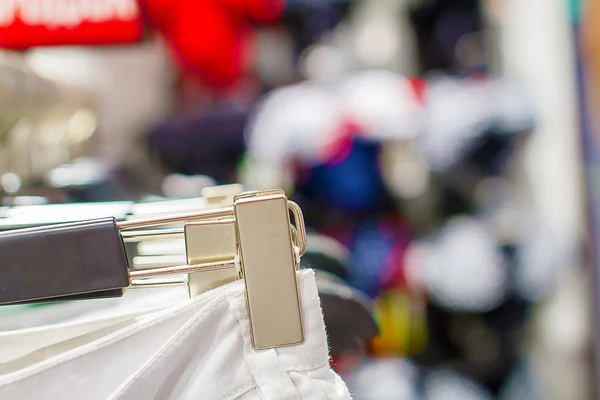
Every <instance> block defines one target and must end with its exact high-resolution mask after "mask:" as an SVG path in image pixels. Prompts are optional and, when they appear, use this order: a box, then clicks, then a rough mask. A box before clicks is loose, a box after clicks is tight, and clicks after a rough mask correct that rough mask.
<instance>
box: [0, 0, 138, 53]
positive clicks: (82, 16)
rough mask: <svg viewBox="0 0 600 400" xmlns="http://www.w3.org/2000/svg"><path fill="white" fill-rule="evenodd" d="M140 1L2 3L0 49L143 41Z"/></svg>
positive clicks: (24, 0)
mask: <svg viewBox="0 0 600 400" xmlns="http://www.w3.org/2000/svg"><path fill="white" fill-rule="evenodd" d="M142 31H143V23H142V18H141V14H140V10H139V6H138V3H137V1H136V0H0V47H2V48H8V49H26V48H29V47H34V46H58V45H111V44H126V43H135V42H138V41H140V40H141V38H142Z"/></svg>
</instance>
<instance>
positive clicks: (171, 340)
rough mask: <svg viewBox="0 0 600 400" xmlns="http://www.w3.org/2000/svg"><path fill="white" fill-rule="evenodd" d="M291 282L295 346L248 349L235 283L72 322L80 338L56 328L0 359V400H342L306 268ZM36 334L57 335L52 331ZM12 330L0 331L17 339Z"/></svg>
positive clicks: (240, 287) (240, 289)
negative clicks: (141, 309) (116, 315)
mask: <svg viewBox="0 0 600 400" xmlns="http://www.w3.org/2000/svg"><path fill="white" fill-rule="evenodd" d="M297 281H298V293H299V297H300V301H301V306H302V318H303V324H304V335H305V340H304V343H302V344H300V345H295V346H289V347H281V348H275V349H269V350H254V349H253V347H252V343H251V335H250V324H249V319H248V311H247V308H246V301H245V296H244V282H243V281H241V280H240V281H235V282H232V283H230V284H227V285H224V286H221V287H218V288H216V289H213V290H211V291H208V292H206V293H204V294H202V295H200V296H199V297H196V298H195V299H193V300H190V301H187V302H184V303H181V304H178V305H175V306H172V307H169V308H167V309H165V310H161V311H156V312H153V313H150V314H147V315H144V316H139V315H137V316H134V315H131V318H121V319H119V320H118V321H117V320H114V321H112V322H111V323H99V324H98V329H95V330H94V329H91V328H89V326H88V329H82V328H81V321H78V322H76V323H77V324H79V329H80V330H81V332H84V333H83V334H81V335H76V334H73V333H71V334H67V332H69V330H70V328H69V324H63V326H62V328H61V329H60V330H61V331H63V332H64V333H65V336H64V339H65V340H63V341H61V340H54V341H53V343H51V344H49V346H47V347H43V346H42V347H43V348H42V349H37V350H36V349H34V350H31V351H28V352H24V353H23V354H16V355H15V354H13V355H12V357H8V356H6V355H5V356H4V358H5V360H10V361H8V362H10V363H12V364H11V365H12V368H7V370H8V372H6V373H4V374H3V375H2V372H0V399H7V400H8V399H19V400H20V399H38V398H44V399H61V400H66V399H82V398H85V399H90V400H92V399H102V400H104V399H115V400H116V399H157V400H158V399H169V400H170V399H207V400H233V399H244V400H254V399H257V400H258V399H269V400H271V399H294V400H312V399H315V400H317V399H319V400H320V399H324V400H341V399H350V394H349V392H348V390H347V388H346V386H345V384H344V382H343V381H342V380H341V378H340V377H339V376H338V375H337V374H336V373H335V372H333V371H332V370H331V369H330V366H329V353H328V347H327V338H326V333H325V325H324V322H323V315H322V311H321V305H320V299H319V296H318V293H317V287H316V282H315V277H314V272H313V271H312V270H301V271H299V272H298V273H297ZM71 328H72V329H73V326H72V327H71ZM44 329H47V330H48V332H50V331H52V330H54V335H57V331H56V330H57V328H56V327H51V326H49V327H46V328H44ZM275 329H276V328H275ZM22 334H23V332H22V331H19V330H17V331H11V332H10V333H8V334H7V335H11V336H12V337H13V339H14V340H17V339H16V338H18V337H19V336H22ZM36 334H37V335H40V332H39V331H38V332H37V333H36ZM42 336H43V335H42ZM55 337H56V336H55ZM4 340H7V338H6V337H5V338H4ZM73 341H75V342H73ZM4 343H7V342H4ZM2 344H3V342H2V338H1V337H0V345H2ZM61 346H64V347H63V348H61ZM49 349H51V350H52V351H49ZM61 350H64V351H61ZM2 355H3V349H2V348H1V347H0V360H1V359H2ZM45 355H49V356H48V357H45ZM1 366H2V364H0V367H1ZM5 366H6V365H5ZM20 366H21V367H20Z"/></svg>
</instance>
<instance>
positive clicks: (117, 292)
mask: <svg viewBox="0 0 600 400" xmlns="http://www.w3.org/2000/svg"><path fill="white" fill-rule="evenodd" d="M290 212H291V214H292V215H293V216H294V221H295V226H293V225H291V224H290V215H289V214H290ZM169 224H184V227H183V236H184V238H185V241H186V250H187V252H188V254H187V259H188V262H189V261H192V262H194V263H193V264H189V263H188V264H185V265H178V266H170V267H164V268H152V269H147V270H139V271H134V270H130V269H129V267H128V262H127V256H126V254H125V250H124V243H125V242H132V241H137V242H140V241H145V240H151V239H153V238H154V237H162V238H164V237H173V236H175V237H181V231H180V230H179V229H173V228H169V229H148V228H155V227H157V226H161V225H169ZM203 249H204V250H210V254H209V253H203V251H202V250H203ZM216 250H218V251H216ZM305 251H306V232H305V228H304V223H303V217H302V212H301V210H300V208H299V207H298V206H297V205H296V204H295V203H293V202H291V201H288V200H287V198H286V197H285V194H284V193H283V191H280V190H272V191H264V192H249V193H244V194H239V195H236V196H235V197H234V200H233V205H232V206H227V207H220V208H214V209H208V210H202V211H197V212H192V213H184V214H171V215H168V216H159V217H149V218H139V219H131V220H124V221H116V220H115V218H113V217H111V218H103V219H97V220H91V221H83V222H75V223H69V224H58V225H51V226H43V227H34V228H27V229H18V230H13V231H7V232H4V233H1V234H0V254H2V255H3V258H4V260H5V261H6V265H5V266H4V267H3V268H2V269H0V305H3V304H17V303H31V302H34V301H55V300H70V299H79V298H86V299H93V298H99V297H118V296H122V295H123V292H124V290H126V289H129V288H132V287H147V286H156V285H162V284H173V279H167V280H165V279H162V277H164V276H170V275H182V274H183V275H187V274H189V273H194V272H207V271H219V270H226V269H231V270H232V271H236V273H237V275H238V277H240V278H242V279H243V280H244V284H245V295H246V304H247V307H248V313H249V316H250V325H251V334H252V343H253V346H254V348H256V349H265V348H272V347H280V346H286V345H293V344H298V343H301V342H302V341H303V331H302V316H301V313H300V305H299V299H298V291H297V286H296V279H295V270H296V268H297V267H298V265H299V261H300V257H301V256H302V255H303V254H304V253H305ZM196 253H197V254H196ZM157 277H161V278H158V279H157Z"/></svg>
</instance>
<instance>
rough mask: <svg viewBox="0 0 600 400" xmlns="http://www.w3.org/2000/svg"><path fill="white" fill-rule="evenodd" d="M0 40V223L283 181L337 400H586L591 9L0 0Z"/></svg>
mask: <svg viewBox="0 0 600 400" xmlns="http://www.w3.org/2000/svg"><path fill="white" fill-rule="evenodd" d="M0 48H1V49H2V51H1V52H0V105H1V106H0V199H1V200H2V205H3V207H2V208H0V225H3V224H2V219H6V221H8V222H7V223H6V224H4V225H6V226H7V227H8V226H15V225H19V223H20V222H15V221H18V220H19V218H21V219H23V220H27V218H29V222H28V223H32V218H33V219H35V221H33V222H40V223H41V222H44V221H48V222H49V220H50V219H53V218H54V219H61V218H62V219H63V220H66V219H69V218H71V219H72V215H67V216H65V215H62V216H61V215H48V213H51V212H52V211H48V210H51V209H48V208H45V209H43V210H44V211H43V212H42V213H37V214H36V213H31V212H25V213H18V212H15V210H16V209H20V208H22V207H25V209H26V210H34V209H35V207H36V206H38V205H44V204H60V203H88V202H93V203H95V204H96V203H102V202H104V204H105V205H106V204H123V203H122V202H127V201H151V200H157V199H173V198H194V197H198V196H201V194H202V189H204V188H206V187H209V186H214V185H220V184H228V183H241V184H243V185H244V187H245V188H246V189H249V190H253V189H268V188H283V189H285V190H286V192H287V193H288V196H289V197H291V198H293V199H294V200H295V201H297V202H298V203H299V204H300V205H301V207H302V209H303V210H304V212H305V218H306V222H307V225H308V226H309V227H310V241H309V253H308V254H307V255H306V256H305V257H304V258H303V264H304V265H305V266H306V267H311V268H315V269H317V270H319V271H321V272H322V273H323V274H324V276H328V277H329V278H328V279H329V280H330V281H331V280H333V281H336V282H342V283H343V284H344V285H345V287H347V288H350V289H351V290H350V291H349V292H348V294H347V296H350V297H352V298H353V299H354V301H355V303H356V304H361V307H362V309H364V310H368V313H369V314H370V318H372V320H374V321H375V322H376V325H377V329H378V331H379V333H378V334H376V335H372V334H371V335H370V334H364V335H363V336H362V339H361V340H358V339H357V337H355V336H352V337H349V336H348V335H346V336H344V335H343V334H341V333H340V332H342V333H343V331H344V330H346V329H351V330H352V331H353V332H359V331H360V330H361V329H362V328H363V327H364V326H366V325H368V323H369V321H368V319H369V317H365V316H364V315H362V314H360V313H353V312H351V311H350V308H347V307H346V306H344V304H341V306H339V305H338V306H336V307H337V308H335V307H334V308H332V309H329V308H327V307H328V306H327V304H329V303H327V304H325V302H324V307H326V310H325V311H326V322H327V327H328V331H329V333H330V340H331V348H332V365H333V367H334V368H335V369H336V370H337V371H338V372H339V373H340V374H341V375H342V376H343V377H344V379H345V380H346V381H347V383H348V385H349V386H350V388H351V391H352V393H353V395H354V397H355V398H356V399H357V400H361V399H368V400H388V399H390V400H391V399H410V400H413V399H415V400H416V399H426V400H438V399H461V400H471V399H473V400H479V399H481V400H487V399H502V400H517V399H557V400H558V399H560V400H564V399H573V400H577V399H591V398H595V397H596V388H595V386H596V384H597V381H598V379H597V373H596V370H595V363H596V362H595V359H596V357H595V354H596V353H595V351H596V350H595V349H596V346H595V336H596V335H597V333H598V332H599V330H598V329H595V326H596V324H597V321H598V319H597V311H596V312H595V307H594V302H593V298H594V293H595V286H596V285H595V283H596V282H597V281H596V280H595V276H596V275H595V273H594V269H595V268H596V266H597V265H596V264H595V263H594V260H600V258H599V257H598V256H597V255H600V246H598V243H597V240H598V239H597V237H598V236H597V234H596V230H597V229H598V227H599V226H600V225H599V224H600V209H599V206H600V153H599V148H598V143H599V138H600V136H598V135H599V134H600V133H599V132H600V131H599V130H597V129H595V124H597V123H598V122H600V121H595V120H594V118H595V116H596V115H597V111H598V110H600V108H599V107H600V105H598V103H597V102H596V101H595V98H596V94H600V5H599V4H598V2H592V1H591V2H589V4H587V3H586V2H583V1H580V0H285V1H284V0H203V1H199V0H29V1H24V0H3V1H2V2H0ZM108 202H110V203H108ZM117 202H121V203H117ZM27 207H33V208H27ZM87 210H89V209H87ZM57 212H58V211H57ZM76 212H77V211H76V209H75V208H72V209H70V211H69V213H70V214H72V213H76ZM82 218H83V217H82ZM23 224H26V223H25V222H23ZM324 290H325V289H324ZM325 291H326V290H325ZM336 296H338V297H339V298H343V295H342V294H339V293H337V294H336ZM357 336H360V335H359V334H357Z"/></svg>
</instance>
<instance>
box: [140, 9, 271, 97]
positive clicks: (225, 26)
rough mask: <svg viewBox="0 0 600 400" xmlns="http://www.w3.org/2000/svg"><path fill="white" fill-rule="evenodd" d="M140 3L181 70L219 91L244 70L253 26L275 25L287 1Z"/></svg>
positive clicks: (247, 59) (248, 56)
mask: <svg viewBox="0 0 600 400" xmlns="http://www.w3.org/2000/svg"><path fill="white" fill-rule="evenodd" d="M139 1H140V3H141V5H142V8H143V9H144V10H145V12H146V13H147V18H148V19H149V21H150V24H151V26H152V27H153V28H154V29H156V30H158V31H159V32H161V33H162V34H163V35H164V37H165V38H166V40H167V41H168V43H169V45H170V48H171V50H172V52H173V53H174V55H175V56H176V58H177V60H178V62H179V63H180V65H181V67H182V69H183V70H184V71H185V72H190V73H192V74H194V75H196V76H198V77H200V78H201V79H202V80H203V81H204V82H205V83H207V84H209V85H210V86H212V87H213V88H215V89H219V88H224V87H227V86H229V85H231V84H232V83H234V82H235V81H236V80H237V79H238V78H239V77H240V76H241V75H242V73H243V72H244V71H245V69H246V67H247V65H248V62H249V58H250V54H249V45H250V42H251V40H252V37H253V32H254V30H253V27H252V25H251V22H252V21H257V22H270V21H273V20H275V19H276V18H277V17H278V16H279V15H280V14H281V12H282V10H283V0H139Z"/></svg>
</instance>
